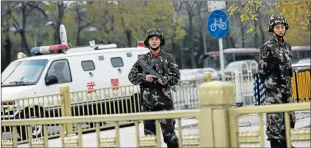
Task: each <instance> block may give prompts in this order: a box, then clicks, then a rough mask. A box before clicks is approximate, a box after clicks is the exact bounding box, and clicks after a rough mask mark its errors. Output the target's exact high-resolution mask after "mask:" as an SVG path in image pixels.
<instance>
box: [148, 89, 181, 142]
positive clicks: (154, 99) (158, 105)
mask: <svg viewBox="0 0 311 148" xmlns="http://www.w3.org/2000/svg"><path fill="white" fill-rule="evenodd" d="M142 101H143V102H142V104H143V112H153V111H164V110H174V107H173V101H172V99H171V97H170V92H167V91H166V90H165V89H163V90H155V89H145V90H144V92H143V100H142ZM160 127H161V130H162V135H163V139H164V142H165V143H166V144H167V147H168V148H177V147H178V137H177V135H176V133H175V120H174V119H161V120H160ZM144 134H145V135H156V126H155V120H146V121H144Z"/></svg>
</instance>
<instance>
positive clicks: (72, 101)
mask: <svg viewBox="0 0 311 148" xmlns="http://www.w3.org/2000/svg"><path fill="white" fill-rule="evenodd" d="M203 82H204V80H203V79H200V80H187V81H181V82H180V83H179V84H178V85H177V86H176V89H177V92H173V91H172V97H173V101H174V105H175V109H176V110H179V109H182V108H199V102H198V89H197V87H198V86H199V85H200V84H202V83H203ZM59 92H60V93H59V94H53V95H46V96H36V97H28V98H21V99H15V98H13V99H12V100H6V101H1V119H2V120H17V119H30V118H55V117H70V116H91V115H106V114H120V113H135V112H140V110H141V107H140V88H139V86H134V85H129V86H119V87H109V88H102V89H92V90H84V91H74V92H72V91H70V89H69V87H62V88H60V89H59ZM84 124H85V125H86V126H83V129H82V131H83V132H86V131H92V130H95V123H92V122H86V123H84ZM131 124H134V122H133V121H131V120H129V121H127V122H123V123H121V125H131ZM55 126H57V124H56V125H53V124H50V125H48V128H53V127H55ZM113 126H114V125H112V124H110V123H107V122H102V123H100V128H101V129H103V128H110V127H113ZM75 127H77V124H74V125H71V124H68V125H66V126H64V130H65V131H66V132H67V133H72V132H73V131H76V130H77V128H75ZM33 129H37V131H33V130H32V135H31V136H32V137H41V136H42V135H43V133H44V129H43V127H42V126H39V125H34V126H33ZM12 130H13V129H12V128H11V127H6V128H4V127H2V128H1V133H10V132H12ZM16 130H17V133H18V134H19V136H20V137H21V138H20V139H19V141H18V143H23V142H27V139H29V136H30V135H29V134H28V131H27V128H26V127H25V126H20V127H17V129H16ZM59 135H60V134H59V133H58V132H56V131H52V133H49V137H56V136H59Z"/></svg>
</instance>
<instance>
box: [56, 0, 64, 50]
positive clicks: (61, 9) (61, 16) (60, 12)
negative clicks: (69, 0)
mask: <svg viewBox="0 0 311 148" xmlns="http://www.w3.org/2000/svg"><path fill="white" fill-rule="evenodd" d="M57 9H58V19H57V21H56V27H55V30H54V31H55V32H54V44H60V36H59V28H60V25H61V24H62V22H63V19H64V15H65V4H64V2H62V1H59V2H57Z"/></svg>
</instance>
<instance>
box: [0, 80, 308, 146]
mask: <svg viewBox="0 0 311 148" xmlns="http://www.w3.org/2000/svg"><path fill="white" fill-rule="evenodd" d="M102 90H104V89H102ZM129 90H130V89H129ZM234 90H235V89H234V85H233V84H232V83H230V82H219V81H212V82H207V83H203V84H201V85H200V86H199V87H198V92H199V93H198V100H199V102H200V109H197V110H187V111H162V112H152V113H135V112H134V113H133V112H123V111H122V112H120V110H118V111H117V110H116V112H114V113H118V114H109V115H98V114H94V113H96V112H97V111H98V109H99V108H103V107H104V106H105V104H103V105H101V106H97V107H96V106H89V108H86V111H84V112H83V111H82V113H86V114H84V115H82V116H81V115H78V114H76V113H77V112H75V111H74V110H73V108H74V107H75V105H77V104H75V101H74V95H75V94H78V95H79V93H80V92H71V93H69V88H68V87H63V88H61V89H60V92H61V99H60V104H61V105H60V109H61V110H60V113H61V114H62V117H53V118H44V119H25V120H19V119H15V120H4V121H2V127H4V129H6V127H9V128H11V129H12V130H10V131H11V132H13V139H8V140H6V141H3V140H2V143H3V145H8V146H12V147H15V146H16V145H17V131H18V127H21V126H23V127H25V129H26V130H25V131H27V135H28V140H27V141H28V142H29V145H30V147H32V146H33V147H34V146H35V145H38V146H39V147H43V146H44V147H46V146H48V138H49V133H48V130H47V128H48V127H49V125H59V126H60V129H61V130H60V136H61V145H62V146H63V147H68V146H70V144H73V145H75V146H83V140H82V136H81V135H82V132H83V131H85V129H83V127H82V125H81V124H84V123H93V129H94V130H95V131H96V135H97V138H96V141H97V146H99V147H103V146H107V147H118V146H120V137H119V136H120V135H119V130H120V125H121V123H122V122H121V121H127V122H128V121H131V123H133V124H135V127H136V131H138V126H139V123H140V122H141V121H142V120H156V129H157V130H156V131H157V132H156V134H157V135H155V136H145V137H142V136H140V135H139V132H136V144H137V146H157V147H159V146H160V144H161V142H160V139H161V138H160V137H161V136H160V127H159V126H160V125H159V122H160V119H170V118H175V119H177V125H178V131H177V133H178V137H179V145H180V146H200V147H238V146H239V143H241V142H243V141H246V142H252V141H253V142H255V143H256V141H257V142H258V136H259V137H260V140H259V143H260V144H261V146H262V145H263V135H264V134H263V131H264V129H263V124H264V123H263V120H262V118H260V125H261V126H260V131H259V132H255V133H239V131H238V125H239V124H238V122H237V121H238V117H239V116H241V115H245V114H255V113H256V114H259V116H260V117H262V115H263V113H266V112H285V116H286V119H285V121H286V130H287V131H286V134H287V135H286V136H287V137H288V136H289V134H290V132H289V124H288V122H289V120H288V113H287V112H289V111H301V110H310V103H299V104H297V103H292V104H282V105H269V106H258V107H242V108H232V107H231V105H232V104H234V103H235V96H234V94H235V92H234ZM110 91H112V90H110ZM115 91H117V92H119V93H122V89H121V88H119V89H118V90H115ZM97 93H99V94H102V93H103V92H102V91H95V92H93V94H92V93H91V94H90V95H84V96H83V95H81V97H82V102H84V105H90V104H88V103H89V102H91V101H95V102H96V101H101V100H98V99H97V98H102V97H103V96H104V95H102V96H100V95H99V94H97ZM129 94H131V93H130V92H129ZM56 96H59V95H56ZM123 96H124V95H123ZM76 97H77V100H79V96H76ZM87 97H91V99H89V100H88V101H86V102H85V101H83V100H84V99H88V98H87ZM43 98H44V97H43ZM108 98H109V99H111V97H108ZM92 99H94V100H92ZM104 99H105V98H104ZM114 99H119V100H121V102H119V103H118V102H115V104H113V103H112V106H113V108H116V109H117V108H118V107H117V106H118V105H121V106H123V105H124V104H125V105H126V102H122V100H123V99H122V97H118V95H115V97H114ZM106 102H109V101H106ZM129 102H131V101H129ZM122 103H123V105H122ZM108 104H110V103H108ZM108 104H106V106H107V105H108ZM115 105H117V106H115ZM138 105H140V104H138ZM89 109H92V110H93V111H92V110H89ZM94 109H95V111H96V112H94ZM119 109H121V110H122V108H119ZM112 110H113V109H112ZM90 111H91V112H90ZM102 111H108V110H102ZM129 111H133V110H131V109H129ZM78 113H81V110H80V112H79V110H78ZM90 113H91V114H90ZM189 117H191V118H196V119H197V120H198V124H199V132H200V133H199V134H198V135H183V134H182V133H183V132H182V130H181V128H180V127H181V119H182V118H189ZM106 122H113V124H111V125H110V127H114V128H115V132H116V134H115V135H116V137H113V138H108V139H107V138H106V139H105V138H102V137H100V134H99V133H100V129H101V128H103V126H102V125H101V123H106ZM34 125H40V126H41V128H42V129H43V130H42V133H41V137H38V136H35V137H33V136H32V135H31V130H32V129H31V128H32V126H34ZM303 130H306V129H303ZM309 131H310V130H306V132H302V135H303V136H304V137H303V138H302V139H306V140H308V139H309V141H310V137H307V138H306V137H305V135H306V133H308V132H309ZM293 133H294V134H293V135H294V136H295V137H296V139H297V138H298V139H299V138H300V137H299V135H301V134H297V132H295V131H294V132H293ZM298 133H299V132H298ZM239 135H240V136H239ZM256 138H257V140H256ZM287 139H290V138H287ZM293 139H295V138H293ZM94 140H95V139H94ZM288 143H290V142H288ZM71 146H72V145H71Z"/></svg>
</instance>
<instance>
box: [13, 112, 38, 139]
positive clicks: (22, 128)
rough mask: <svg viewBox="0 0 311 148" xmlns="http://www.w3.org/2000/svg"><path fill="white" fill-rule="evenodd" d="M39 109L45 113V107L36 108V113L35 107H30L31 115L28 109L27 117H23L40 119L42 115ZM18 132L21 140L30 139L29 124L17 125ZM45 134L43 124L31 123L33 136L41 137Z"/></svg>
mask: <svg viewBox="0 0 311 148" xmlns="http://www.w3.org/2000/svg"><path fill="white" fill-rule="evenodd" d="M39 111H40V112H41V113H42V114H43V109H42V108H40V110H39V109H36V110H35V112H36V114H34V109H30V115H29V112H28V111H26V117H22V118H21V119H38V118H42V115H41V116H40V115H39ZM17 133H18V134H19V136H20V141H23V140H28V130H27V126H19V127H17ZM43 134H44V128H43V125H31V135H32V138H39V137H43Z"/></svg>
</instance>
